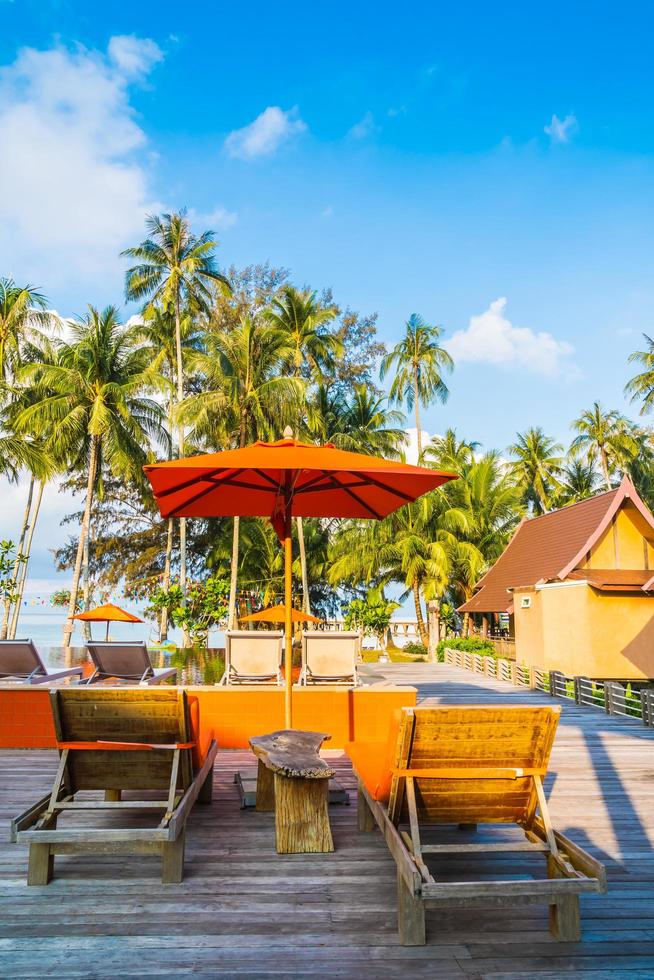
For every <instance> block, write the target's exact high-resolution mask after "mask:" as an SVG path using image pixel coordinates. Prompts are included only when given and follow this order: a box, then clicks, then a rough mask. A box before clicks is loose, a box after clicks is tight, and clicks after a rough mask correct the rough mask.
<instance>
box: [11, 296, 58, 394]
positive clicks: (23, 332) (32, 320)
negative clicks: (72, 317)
mask: <svg viewBox="0 0 654 980" xmlns="http://www.w3.org/2000/svg"><path fill="white" fill-rule="evenodd" d="M51 322H52V323H54V322H55V317H54V315H53V314H51V313H47V312H46V299H45V297H44V296H43V295H42V294H41V293H39V292H37V290H36V289H34V287H33V286H22V287H21V286H17V285H16V283H15V282H14V281H13V280H12V279H0V382H4V381H6V380H7V378H8V377H9V375H10V374H11V373H12V371H13V369H14V368H15V367H16V366H17V364H18V362H19V361H20V349H21V344H22V342H23V341H24V340H25V339H26V338H28V337H30V336H31V335H32V334H33V331H34V329H35V328H36V327H38V326H42V327H44V326H47V325H48V324H50V323H51Z"/></svg>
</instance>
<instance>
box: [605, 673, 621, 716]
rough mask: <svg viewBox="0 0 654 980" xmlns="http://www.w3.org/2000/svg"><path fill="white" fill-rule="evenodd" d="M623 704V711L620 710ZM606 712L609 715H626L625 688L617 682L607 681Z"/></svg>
mask: <svg viewBox="0 0 654 980" xmlns="http://www.w3.org/2000/svg"><path fill="white" fill-rule="evenodd" d="M620 704H622V711H620V710H619V707H620ZM604 710H605V711H606V713H607V715H618V714H626V705H625V697H624V688H623V686H622V684H618V683H617V681H606V682H605V684H604Z"/></svg>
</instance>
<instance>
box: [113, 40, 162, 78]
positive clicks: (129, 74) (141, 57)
mask: <svg viewBox="0 0 654 980" xmlns="http://www.w3.org/2000/svg"><path fill="white" fill-rule="evenodd" d="M107 51H108V54H109V58H110V60H111V61H113V63H114V64H115V65H116V67H117V68H118V70H119V71H121V72H122V73H123V75H124V76H125V77H126V78H140V77H142V76H143V75H147V73H148V72H149V71H150V70H151V68H152V67H153V66H154V65H156V63H157V62H158V61H161V60H162V59H163V52H162V51H161V48H160V47H159V45H158V44H156V43H155V42H154V41H151V40H150V38H147V37H146V38H142V37H136V36H135V35H134V34H116V35H115V36H114V37H112V38H111V39H110V40H109V47H108V48H107Z"/></svg>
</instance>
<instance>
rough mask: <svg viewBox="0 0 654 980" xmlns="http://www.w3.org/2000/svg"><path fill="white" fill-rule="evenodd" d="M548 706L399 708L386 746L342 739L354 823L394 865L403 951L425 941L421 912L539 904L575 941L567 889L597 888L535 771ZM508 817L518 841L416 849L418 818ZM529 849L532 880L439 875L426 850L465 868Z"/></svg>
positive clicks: (541, 756) (558, 933) (593, 866)
mask: <svg viewBox="0 0 654 980" xmlns="http://www.w3.org/2000/svg"><path fill="white" fill-rule="evenodd" d="M560 710H561V709H560V708H558V707H549V706H545V707H525V706H522V705H515V706H513V705H512V706H509V707H491V706H475V707H436V708H427V707H425V708H403V709H402V712H401V715H400V713H398V717H397V719H396V722H395V725H394V730H393V732H392V735H391V737H390V739H389V744H388V746H382V747H380V746H378V745H376V744H369V745H365V744H357V743H353V744H351V745H350V746H349V747H348V752H349V754H350V756H351V758H352V759H353V762H354V766H355V769H356V770H357V774H358V776H359V806H360V810H359V828H360V829H361V830H372V829H373V827H374V825H375V823H376V824H377V825H378V826H379V828H380V830H381V831H382V833H383V834H384V837H385V839H386V842H387V844H388V847H389V849H390V851H391V854H392V856H393V857H394V859H395V862H396V864H397V883H398V926H399V933H400V941H401V942H402V943H403V944H404V945H407V946H413V945H423V944H424V943H425V909H432V908H452V907H457V906H459V907H460V906H465V907H469V906H484V905H485V906H499V905H512V904H520V903H530V904H531V903H537V902H543V903H546V904H548V905H549V907H550V931H551V933H552V935H553V936H554V937H555V938H556V939H559V940H562V941H576V940H578V939H579V937H580V920H579V894H580V893H582V892H597V891H606V872H605V869H604V867H603V865H602V864H600V863H599V862H598V861H596V860H595V859H594V858H593V857H591V856H590V855H589V854H587V853H586V852H585V851H583V850H582V849H581V848H580V847H579V846H578V845H576V844H574V843H573V842H572V841H571V840H568V839H567V838H566V837H564V836H563V834H560V833H558V832H557V831H555V830H554V829H553V827H552V823H551V820H550V815H549V811H548V808H547V800H546V798H545V793H544V791H543V778H544V776H545V774H546V772H547V764H548V760H549V757H550V752H551V749H552V744H553V742H554V734H555V732H556V727H557V724H558V720H559V714H560ZM483 823H489V824H498V823H500V824H516V825H517V826H518V827H520V828H521V829H522V830H523V831H524V840H520V841H515V842H506V843H501V842H498V843H493V844H483V843H472V844H471V843H454V844H450V843H447V844H423V843H422V841H421V827H424V825H425V824H458V825H459V826H460V827H467V828H469V829H474V828H475V827H476V825H477V824H483ZM498 851H499V852H501V851H520V852H525V851H533V852H536V853H542V854H543V855H544V856H545V857H546V859H547V877H546V878H543V879H537V880H536V879H527V880H513V879H511V880H507V881H487V880H485V879H484V880H472V881H470V880H465V881H451V880H448V881H439V879H438V876H437V875H436V876H434V875H433V874H432V871H431V870H430V868H428V867H427V863H426V861H427V859H428V858H429V857H433V858H436V857H437V856H439V855H443V856H444V855H447V854H453V853H454V854H463V855H466V856H467V857H468V859H469V862H470V866H471V868H472V869H473V874H472V875H471V877H473V878H474V867H475V862H476V861H477V860H480V859H482V858H483V856H484V854H491V853H495V852H498Z"/></svg>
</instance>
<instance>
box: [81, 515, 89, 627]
mask: <svg viewBox="0 0 654 980" xmlns="http://www.w3.org/2000/svg"><path fill="white" fill-rule="evenodd" d="M90 538H91V525H90V524H89V530H88V533H87V535H86V537H85V538H84V555H83V557H82V583H83V585H82V596H83V603H82V604H83V606H84V612H88V611H89V609H90V608H91V583H90V580H89V553H90ZM82 636H83V637H84V642H85V643H88V642H89V640H90V639H91V624H90V623H87V622H86V620H85V621H84V622H83V623H82Z"/></svg>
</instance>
